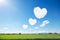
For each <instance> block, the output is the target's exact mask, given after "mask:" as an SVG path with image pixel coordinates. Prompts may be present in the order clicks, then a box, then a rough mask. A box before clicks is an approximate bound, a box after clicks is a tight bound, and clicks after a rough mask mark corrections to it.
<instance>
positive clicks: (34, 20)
mask: <svg viewBox="0 0 60 40" xmlns="http://www.w3.org/2000/svg"><path fill="white" fill-rule="evenodd" d="M28 22H29V24H30V25H35V24H36V23H37V20H36V19H32V18H29V20H28Z"/></svg>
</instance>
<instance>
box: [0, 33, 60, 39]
mask: <svg viewBox="0 0 60 40" xmlns="http://www.w3.org/2000/svg"><path fill="white" fill-rule="evenodd" d="M0 39H60V34H20V35H19V34H0Z"/></svg>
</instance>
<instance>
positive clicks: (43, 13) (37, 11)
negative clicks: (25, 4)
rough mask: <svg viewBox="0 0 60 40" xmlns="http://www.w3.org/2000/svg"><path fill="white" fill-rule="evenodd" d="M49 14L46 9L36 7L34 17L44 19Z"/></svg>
mask: <svg viewBox="0 0 60 40" xmlns="http://www.w3.org/2000/svg"><path fill="white" fill-rule="evenodd" d="M46 14H47V9H46V8H42V9H41V8H40V7H35V8H34V15H35V16H36V17H37V18H38V19H41V18H44V17H45V16H46Z"/></svg>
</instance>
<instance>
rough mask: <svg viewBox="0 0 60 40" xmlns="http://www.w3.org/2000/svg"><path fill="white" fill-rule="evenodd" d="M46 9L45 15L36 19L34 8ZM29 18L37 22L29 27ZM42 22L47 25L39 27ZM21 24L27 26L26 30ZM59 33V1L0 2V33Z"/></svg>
mask: <svg viewBox="0 0 60 40" xmlns="http://www.w3.org/2000/svg"><path fill="white" fill-rule="evenodd" d="M35 7H40V8H46V9H47V15H46V16H45V17H44V18H42V19H38V18H36V17H35V15H34V12H33V10H34V8H35ZM29 18H33V19H36V20H37V23H36V24H35V25H33V26H32V25H30V24H29V22H28V19H29ZM44 20H49V22H50V23H49V24H47V25H45V26H44V27H40V24H41V23H42V22H43V21H44ZM23 24H25V25H28V27H27V28H26V29H24V28H23ZM19 32H21V33H48V32H57V33H60V0H4V2H2V3H1V2H0V33H19Z"/></svg>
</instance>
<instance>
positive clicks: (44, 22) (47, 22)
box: [40, 20, 50, 27]
mask: <svg viewBox="0 0 60 40" xmlns="http://www.w3.org/2000/svg"><path fill="white" fill-rule="evenodd" d="M49 23H50V22H49V21H48V20H45V21H43V22H42V24H41V25H40V27H44V26H46V25H47V24H49Z"/></svg>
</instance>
